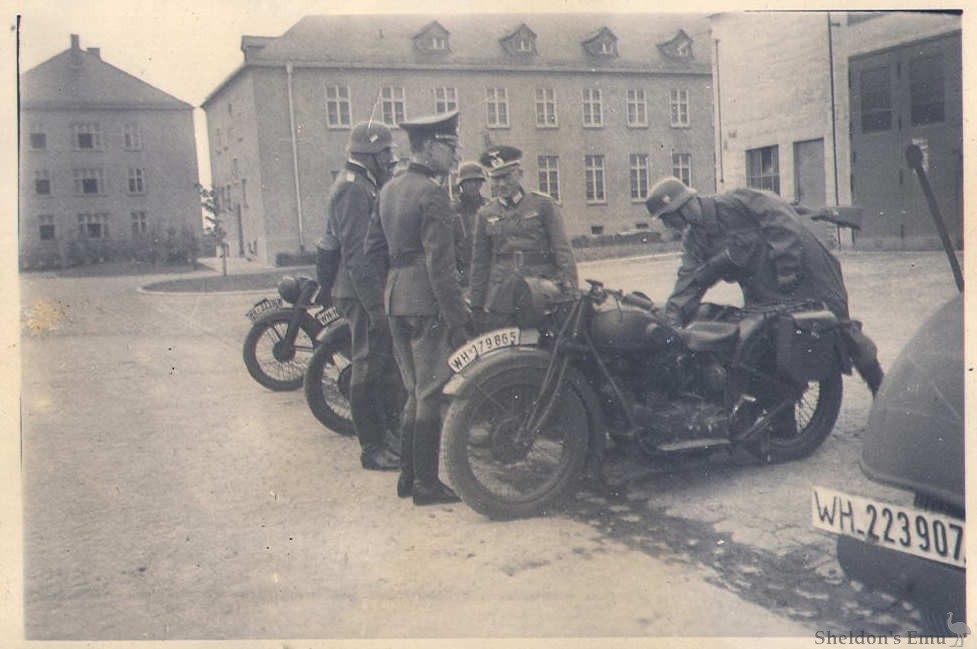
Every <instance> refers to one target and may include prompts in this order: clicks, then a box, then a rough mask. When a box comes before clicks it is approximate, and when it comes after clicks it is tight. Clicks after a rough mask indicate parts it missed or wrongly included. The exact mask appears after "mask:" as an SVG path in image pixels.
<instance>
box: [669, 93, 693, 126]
mask: <svg viewBox="0 0 977 649" xmlns="http://www.w3.org/2000/svg"><path fill="white" fill-rule="evenodd" d="M669 104H670V105H671V115H672V123H671V125H672V126H675V127H682V126H688V125H689V91H688V90H672V91H671V92H670V93H669Z"/></svg>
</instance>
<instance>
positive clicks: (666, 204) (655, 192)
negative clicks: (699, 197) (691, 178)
mask: <svg viewBox="0 0 977 649" xmlns="http://www.w3.org/2000/svg"><path fill="white" fill-rule="evenodd" d="M696 193H697V192H696V191H695V190H694V189H692V188H691V187H688V186H686V184H685V183H683V182H682V181H681V180H679V179H678V178H676V177H675V176H668V177H666V178H662V179H661V180H659V181H658V182H657V183H655V185H654V186H653V187H652V188H651V191H650V192H648V198H646V199H645V207H647V208H648V211H649V212H650V213H651V215H652V216H664V215H665V214H670V213H672V212H674V211H675V210H677V209H679V208H680V207H682V206H683V205H685V204H686V203H688V202H689V200H690V199H691V198H692V197H693V196H695V195H696Z"/></svg>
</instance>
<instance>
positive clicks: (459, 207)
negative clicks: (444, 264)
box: [451, 195, 488, 286]
mask: <svg viewBox="0 0 977 649" xmlns="http://www.w3.org/2000/svg"><path fill="white" fill-rule="evenodd" d="M486 202H488V201H486V199H485V197H484V196H481V195H480V196H478V197H477V199H476V200H462V199H461V198H458V199H455V200H454V201H452V203H451V209H452V210H454V213H455V214H456V215H457V218H456V219H455V222H454V227H455V254H456V255H457V256H458V274H459V275H460V276H461V285H462V286H468V283H469V277H470V275H471V269H472V243H473V240H474V238H475V215H476V214H477V213H478V210H479V209H481V208H482V206H483V205H485V203H486Z"/></svg>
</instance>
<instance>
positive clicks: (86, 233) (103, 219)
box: [78, 212, 109, 239]
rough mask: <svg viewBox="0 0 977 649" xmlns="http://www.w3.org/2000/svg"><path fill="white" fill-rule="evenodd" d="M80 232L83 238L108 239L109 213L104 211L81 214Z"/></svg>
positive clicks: (79, 220)
mask: <svg viewBox="0 0 977 649" xmlns="http://www.w3.org/2000/svg"><path fill="white" fill-rule="evenodd" d="M78 234H79V236H81V238H82V239H108V237H109V215H108V214H106V213H104V212H103V213H99V214H87V213H86V214H79V215H78Z"/></svg>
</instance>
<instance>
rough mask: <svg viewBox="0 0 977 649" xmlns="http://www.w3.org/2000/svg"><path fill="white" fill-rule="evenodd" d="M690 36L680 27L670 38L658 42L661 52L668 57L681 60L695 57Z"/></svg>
mask: <svg viewBox="0 0 977 649" xmlns="http://www.w3.org/2000/svg"><path fill="white" fill-rule="evenodd" d="M692 43H693V41H692V37H691V36H689V35H688V34H686V33H685V30H683V29H680V30H678V33H676V34H675V36H673V37H672V39H671V40H669V41H666V42H664V43H659V44H658V49H660V50H661V52H662V54H664V55H665V56H667V57H668V58H670V59H673V60H677V61H681V60H691V59H693V58H695V56H694V54H693V53H692Z"/></svg>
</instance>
